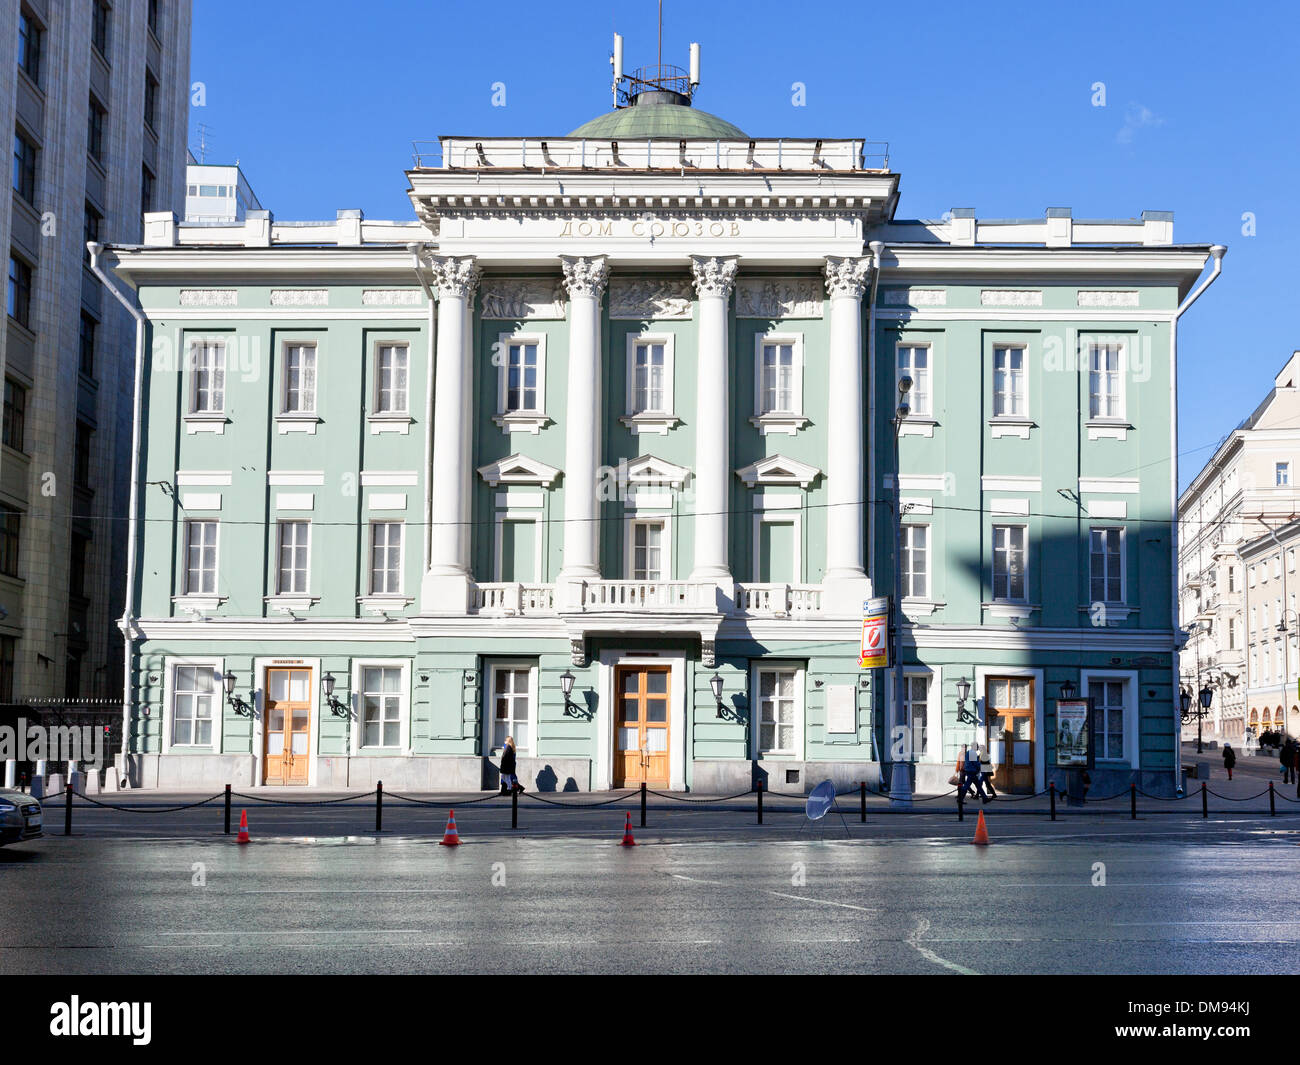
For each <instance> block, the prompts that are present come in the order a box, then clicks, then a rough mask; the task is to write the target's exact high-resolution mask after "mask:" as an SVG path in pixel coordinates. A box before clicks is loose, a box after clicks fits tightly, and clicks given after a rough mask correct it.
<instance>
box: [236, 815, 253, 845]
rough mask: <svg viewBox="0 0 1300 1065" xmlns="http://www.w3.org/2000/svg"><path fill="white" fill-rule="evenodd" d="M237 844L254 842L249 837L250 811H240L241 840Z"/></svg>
mask: <svg viewBox="0 0 1300 1065" xmlns="http://www.w3.org/2000/svg"><path fill="white" fill-rule="evenodd" d="M235 842H236V843H251V842H252V840H251V839H249V836H248V811H247V810H240V811H239V838H238V839H237V840H236V841H235Z"/></svg>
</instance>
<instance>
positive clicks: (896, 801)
mask: <svg viewBox="0 0 1300 1065" xmlns="http://www.w3.org/2000/svg"><path fill="white" fill-rule="evenodd" d="M911 390H912V379H911V378H910V377H908V376H906V375H904V376H903V377H901V378H900V379H899V382H898V409H897V411H896V412H895V416H894V648H893V650H894V669H893V673H894V708H895V709H894V714H895V716H896V719H897V722H898V725H899V726H901V727H902V728H903V729H904V731H903V732H901V733H898V735H901V736H910V732H909V731H907V730H908V729H909V728H910V726H909V723H908V721H907V708H906V707H905V706H904V700H903V484H902V476H901V472H902V471H901V470H900V468H899V467H900V466H901V463H900V462H899V447H898V436H899V433H900V432H901V431H902V428H903V420H904V419H905V418H906V417H907V416H908V414H910V413H911V409H912V408H911V406H910V405H909V404H908V402H907V393H908V392H910V391H911ZM890 732H891V733H892V732H893V730H892V729H891V730H890ZM907 747H908V750H909V751H910V750H911V748H912V745H911V743H910V742H909V743H908V745H907ZM890 748H891V760H892V749H893V742H892V737H891V739H890ZM911 768H912V767H911V765H910V764H909V763H908V761H907V759H906V758H903V759H901V760H894V762H893V772H891V773H890V775H889V805H890V806H911V805H912V776H911Z"/></svg>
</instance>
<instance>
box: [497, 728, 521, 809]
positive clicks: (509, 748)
mask: <svg viewBox="0 0 1300 1065" xmlns="http://www.w3.org/2000/svg"><path fill="white" fill-rule="evenodd" d="M515 765H516V761H515V738H514V737H513V736H507V737H506V742H505V746H503V747H502V748H501V794H502V795H509V794H510V793H511V792H512V791H523V790H524V786H523V785H522V784H520V783H519V777H518V775H517V773H516V771H515Z"/></svg>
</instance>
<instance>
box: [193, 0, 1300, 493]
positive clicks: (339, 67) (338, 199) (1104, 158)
mask: <svg viewBox="0 0 1300 1065" xmlns="http://www.w3.org/2000/svg"><path fill="white" fill-rule="evenodd" d="M664 7H665V12H664V61H665V62H674V63H678V64H681V65H685V63H686V57H687V47H688V45H689V43H690V42H691V41H699V42H700V43H701V47H702V52H703V64H702V66H703V77H702V83H703V84H702V86H701V89H700V92H699V94H698V95H697V97H696V103H697V105H698V106H700V107H702V108H703V109H704V110H706V111H712V112H715V113H717V114H719V115H721V116H723V117H724V118H726V119H728V120H730V121H731V122H734V123H735V124H736V125H738V126H740V128H741V129H743V130H745V131H746V132H747V133H751V134H754V135H756V136H791V137H797V136H826V137H850V136H853V137H864V138H866V139H867V140H878V141H888V142H889V145H890V165H891V167H892V168H893V169H894V170H896V171H898V172H900V173H901V175H902V183H901V192H902V200H901V204H900V207H899V216H900V217H906V218H918V217H919V218H933V217H938V216H939V215H941V214H942V213H943V212H944V211H945V210H947V209H949V208H951V207H974V208H975V209H976V211H977V212H978V213H979V215H980V216H982V217H990V218H1029V217H1041V216H1042V212H1043V210H1044V209H1045V208H1047V207H1071V208H1073V209H1074V216H1075V218H1128V217H1135V216H1136V215H1138V214H1139V213H1140V212H1141V211H1142V210H1144V209H1149V210H1172V211H1174V212H1175V224H1174V236H1175V240H1177V241H1180V242H1187V243H1202V242H1204V243H1215V242H1217V243H1224V244H1227V245H1228V247H1229V251H1228V256H1227V258H1226V259H1225V261H1224V272H1223V275H1222V277H1221V278H1220V280H1219V281H1218V282H1216V284H1215V285H1214V286H1213V287H1212V288H1211V289H1210V290H1209V292H1208V293H1207V294H1206V295H1205V297H1203V298H1202V300H1201V301H1200V302H1199V303H1198V304H1197V305H1196V306H1195V308H1193V309H1192V310H1191V311H1189V312H1188V314H1187V315H1186V316H1184V318H1183V324H1182V328H1181V330H1180V335H1179V352H1180V386H1181V387H1180V402H1179V406H1180V444H1179V449H1180V452H1181V454H1182V458H1181V461H1180V480H1181V481H1182V482H1183V483H1184V484H1185V483H1186V482H1187V481H1188V480H1189V479H1190V478H1191V477H1192V476H1194V475H1195V473H1196V471H1197V470H1198V469H1199V468H1200V467H1201V465H1202V464H1203V463H1204V462H1205V460H1206V459H1207V458H1208V457H1209V455H1210V454H1211V453H1212V448H1213V445H1214V444H1215V443H1216V442H1217V441H1218V440H1219V439H1220V438H1221V437H1222V436H1223V435H1224V434H1225V433H1227V432H1229V431H1231V429H1232V428H1233V427H1234V426H1235V425H1236V423H1237V422H1238V421H1240V419H1241V418H1243V417H1245V416H1246V415H1247V414H1249V413H1250V411H1251V410H1253V409H1254V407H1255V406H1256V405H1257V404H1258V402H1259V401H1260V400H1261V399H1262V398H1263V397H1264V395H1265V394H1266V392H1267V391H1268V389H1269V388H1270V387H1271V385H1272V378H1273V374H1274V373H1275V372H1276V371H1277V370H1278V369H1279V368H1280V367H1281V365H1282V364H1283V362H1284V361H1285V360H1286V358H1287V356H1288V355H1289V354H1290V352H1291V351H1292V350H1293V349H1295V348H1300V327H1298V326H1297V323H1296V320H1295V319H1296V315H1295V311H1294V307H1295V306H1296V286H1297V280H1298V278H1300V270H1297V268H1296V265H1295V259H1294V257H1293V256H1292V255H1291V254H1288V253H1289V252H1291V251H1292V249H1293V248H1294V247H1295V246H1296V244H1297V238H1298V237H1300V210H1298V209H1297V205H1296V203H1295V199H1296V197H1295V195H1294V190H1296V189H1297V187H1298V186H1300V181H1297V175H1298V173H1300V170H1298V168H1297V163H1298V162H1300V159H1298V158H1297V156H1298V155H1300V149H1298V148H1297V144H1298V143H1300V139H1298V138H1297V130H1300V93H1298V92H1297V88H1296V84H1295V79H1294V75H1293V73H1292V71H1293V67H1294V56H1293V55H1292V54H1291V53H1290V51H1289V50H1290V49H1293V48H1294V42H1295V40H1296V34H1297V30H1298V29H1300V13H1298V12H1300V8H1298V7H1297V6H1296V5H1290V4H1287V3H1281V2H1276V3H1274V2H1266V3H1251V4H1224V5H1208V4H1204V3H1201V4H1190V5H1189V4H1185V3H1141V2H1137V0H1129V2H1127V3H1112V2H1108V0H1089V2H1088V3H1083V4H1070V5H1064V4H1061V5H1058V4H1043V3H1041V2H1040V3H1025V4H996V3H990V4H978V5H976V4H971V3H969V0H967V2H963V3H945V2H938V0H932V2H930V3H927V4H924V5H911V4H891V5H884V4H863V3H856V2H852V3H850V2H840V3H824V2H819V0H806V2H804V3H801V4H799V5H794V6H792V5H790V4H789V3H774V2H767V0H749V2H743V3H742V2H732V0H728V2H721V3H719V2H710V3H707V4H706V3H700V2H698V0H697V2H695V3H691V4H687V3H684V2H682V0H666V2H665V4H664ZM308 12H309V14H307V13H308ZM976 12H978V14H976ZM616 29H617V31H618V32H620V33H622V34H623V36H624V38H625V41H626V46H625V48H626V50H625V64H626V66H627V67H629V68H631V67H635V66H638V65H641V64H642V63H647V62H654V60H655V49H656V4H655V2H654V0H621V2H618V3H614V2H603V3H594V2H586V0H567V2H566V3H564V4H544V3H539V2H536V0H534V2H531V3H524V2H516V0H496V2H494V3H492V4H491V5H487V4H481V3H480V4H468V3H454V4H452V3H429V2H425V3H419V2H415V0H369V2H368V3H366V4H364V5H363V4H357V3H354V2H344V0H319V2H315V3H312V4H299V3H266V2H261V3H256V4H254V3H249V2H247V0H221V2H220V3H218V2H216V0H195V4H194V37H193V58H192V69H191V80H195V81H202V82H203V83H204V85H205V86H206V105H205V106H204V107H201V108H194V109H192V112H191V122H190V128H191V136H190V140H191V144H192V145H194V144H197V134H196V132H195V130H196V128H197V123H199V122H202V123H204V124H205V125H206V126H208V127H209V128H210V130H211V134H210V139H209V143H210V148H209V152H208V158H209V160H210V161H213V162H227V161H231V160H233V159H235V158H236V157H237V158H238V159H239V160H240V162H241V163H242V164H243V166H244V168H245V170H246V172H247V174H248V176H249V179H250V181H251V182H252V185H253V188H254V189H255V190H256V192H257V194H258V196H259V197H260V198H261V200H262V202H263V204H264V205H265V206H267V207H269V208H270V209H271V210H272V211H274V212H275V214H276V216H277V217H279V218H285V219H316V218H332V217H333V216H334V212H335V210H336V209H338V208H344V207H360V208H363V209H364V210H365V212H366V215H367V217H371V218H409V217H411V209H410V203H409V201H408V200H407V198H406V194H405V189H406V183H405V180H404V178H403V174H402V172H403V170H405V169H406V168H407V167H408V166H409V165H410V162H411V141H412V140H420V139H426V140H427V139H432V138H434V137H437V136H439V135H441V134H476V133H477V134H483V135H521V136H540V135H544V134H545V135H562V134H564V133H567V132H568V131H569V130H570V129H572V128H573V127H575V126H577V125H579V124H580V123H582V122H584V121H586V120H587V119H588V118H591V117H593V116H595V115H597V114H600V113H601V112H603V111H605V110H607V109H608V108H609V106H610V93H609V63H608V56H609V50H610V44H611V39H612V34H613V32H614V31H615V30H616ZM498 82H500V83H503V84H504V86H505V104H506V106H504V107H494V106H493V104H492V97H493V86H494V83H498ZM794 82H802V83H803V84H804V85H805V86H806V106H802V107H796V106H794V105H793V104H792V99H791V97H792V89H791V86H792V84H793V83H794ZM1097 82H1102V83H1104V85H1105V100H1106V106H1104V107H1097V106H1093V98H1094V89H1093V85H1094V84H1095V83H1097ZM1248 212H1249V213H1250V214H1251V215H1252V216H1253V220H1254V227H1255V234H1254V235H1253V236H1251V235H1246V234H1244V233H1243V227H1244V226H1245V224H1246V223H1244V222H1243V215H1245V214H1247V213H1248Z"/></svg>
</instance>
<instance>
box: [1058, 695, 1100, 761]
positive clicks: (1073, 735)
mask: <svg viewBox="0 0 1300 1065" xmlns="http://www.w3.org/2000/svg"><path fill="white" fill-rule="evenodd" d="M1091 722H1092V700H1091V699H1058V700H1057V702H1056V764H1057V765H1058V766H1075V767H1078V768H1084V767H1087V766H1088V765H1089V764H1090V758H1089V755H1090V753H1091V751H1090V748H1091V745H1092V729H1091V727H1090V726H1091Z"/></svg>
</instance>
